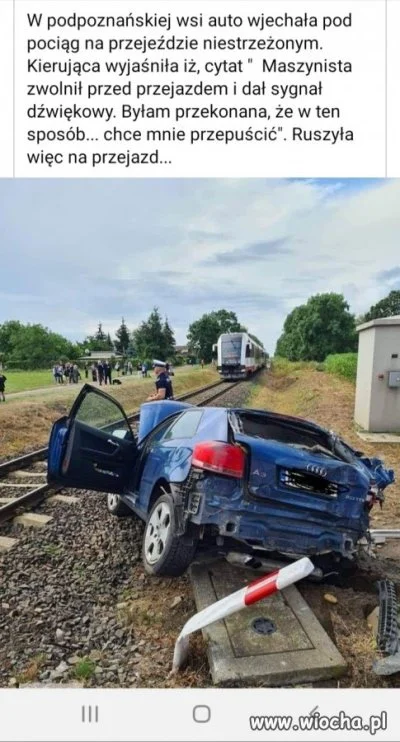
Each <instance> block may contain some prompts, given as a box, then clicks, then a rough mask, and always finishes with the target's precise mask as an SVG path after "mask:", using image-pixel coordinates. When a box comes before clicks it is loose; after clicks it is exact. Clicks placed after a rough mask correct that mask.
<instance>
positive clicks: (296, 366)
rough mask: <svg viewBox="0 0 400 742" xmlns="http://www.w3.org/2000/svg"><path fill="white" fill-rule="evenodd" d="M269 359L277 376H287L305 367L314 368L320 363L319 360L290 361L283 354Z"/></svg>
mask: <svg viewBox="0 0 400 742" xmlns="http://www.w3.org/2000/svg"><path fill="white" fill-rule="evenodd" d="M269 361H270V363H271V368H273V370H274V374H275V375H276V376H286V375H287V374H290V373H294V372H295V371H302V370H303V369H311V370H313V369H315V368H317V366H318V365H319V364H318V363H317V361H288V359H287V358H282V356H275V357H274V358H270V359H269Z"/></svg>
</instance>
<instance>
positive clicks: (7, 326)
mask: <svg viewBox="0 0 400 742" xmlns="http://www.w3.org/2000/svg"><path fill="white" fill-rule="evenodd" d="M0 353H1V355H2V360H3V362H4V363H5V364H6V365H7V366H8V367H11V368H22V369H34V368H45V367H48V366H50V365H51V364H52V363H54V361H57V360H60V359H62V360H71V361H72V360H76V359H77V358H78V357H79V355H80V354H81V347H80V346H79V345H78V344H77V343H71V342H70V341H69V340H67V339H66V338H64V337H63V336H62V335H59V334H57V333H55V332H51V331H50V330H49V329H48V328H47V327H43V326H42V325H39V324H36V325H30V324H27V325H24V324H22V323H21V322H18V321H16V320H10V321H9V322H5V323H4V324H3V325H0Z"/></svg>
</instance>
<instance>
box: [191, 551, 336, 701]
mask: <svg viewBox="0 0 400 742" xmlns="http://www.w3.org/2000/svg"><path fill="white" fill-rule="evenodd" d="M190 575H191V580H192V585H193V590H194V595H195V600H196V605H197V608H198V610H201V609H202V608H205V607H206V606H208V605H210V604H211V603H213V602H215V601H216V600H219V599H220V598H223V597H225V596H226V595H229V594H230V593H232V592H234V591H235V590H239V589H240V588H242V587H244V585H247V584H248V583H249V582H252V580H254V579H255V578H256V577H257V575H255V574H254V571H252V570H247V569H241V568H238V567H234V566H232V565H230V564H228V563H227V562H226V561H217V562H214V563H213V564H211V565H210V564H208V565H201V564H194V565H192V567H191V571H190ZM260 632H261V633H260ZM269 632H271V633H269ZM203 635H204V637H205V639H206V641H207V644H208V657H209V662H210V669H211V674H212V678H213V682H214V684H215V685H232V684H233V683H234V684H240V685H245V686H249V685H252V684H256V685H258V684H262V685H264V686H283V685H284V686H286V685H298V684H299V683H311V682H315V681H317V680H322V679H328V678H332V677H339V676H340V675H342V674H343V673H344V672H345V671H346V663H345V661H344V659H343V657H342V656H341V654H340V653H339V651H338V650H337V648H336V647H335V645H334V644H333V642H332V641H331V639H330V638H329V636H328V635H327V633H326V632H325V631H324V629H323V628H322V626H321V625H320V623H319V622H318V620H317V618H316V617H315V615H314V614H313V612H312V611H311V609H310V608H309V606H308V605H307V603H306V602H305V600H304V599H303V598H302V596H301V595H300V593H299V591H298V590H297V589H296V588H295V587H294V586H290V587H288V588H286V590H284V591H283V592H280V593H275V595H273V596H271V597H270V598H266V599H265V600H262V601H260V602H259V603H256V604H255V605H253V606H250V607H249V608H245V609H243V610H242V611H239V612H238V613H235V614H233V615H232V616H229V617H228V618H227V619H225V621H217V622H216V623H214V624H211V625H210V626H208V627H207V628H206V629H204V631H203Z"/></svg>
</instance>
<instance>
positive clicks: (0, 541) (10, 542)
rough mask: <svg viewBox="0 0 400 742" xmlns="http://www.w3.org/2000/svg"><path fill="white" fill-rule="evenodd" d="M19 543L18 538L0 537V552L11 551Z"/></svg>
mask: <svg viewBox="0 0 400 742" xmlns="http://www.w3.org/2000/svg"><path fill="white" fill-rule="evenodd" d="M17 543H18V539H17V538H9V537H8V536H0V551H9V550H10V549H12V548H13V546H15V544H17Z"/></svg>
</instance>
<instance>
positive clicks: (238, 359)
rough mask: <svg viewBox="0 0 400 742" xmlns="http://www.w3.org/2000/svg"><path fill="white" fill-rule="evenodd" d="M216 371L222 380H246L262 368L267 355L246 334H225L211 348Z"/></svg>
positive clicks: (257, 343)
mask: <svg viewBox="0 0 400 742" xmlns="http://www.w3.org/2000/svg"><path fill="white" fill-rule="evenodd" d="M213 350H214V353H216V356H217V370H218V373H219V374H220V376H221V377H222V378H223V379H227V380H229V381H233V380H236V379H246V378H247V377H249V376H251V375H252V374H254V373H256V372H257V371H259V370H260V369H261V368H264V367H265V365H266V362H267V358H268V354H267V353H266V351H265V349H264V348H263V346H262V345H261V344H260V343H259V342H258V341H257V340H255V339H254V338H252V336H251V335H249V334H248V333H247V332H226V333H224V334H222V335H220V336H219V338H218V342H217V343H216V344H215V345H214V346H213Z"/></svg>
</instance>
